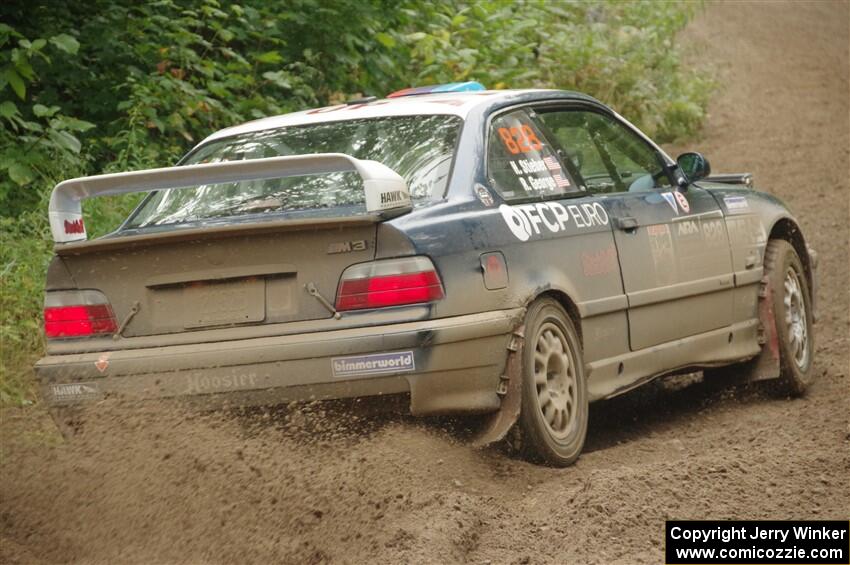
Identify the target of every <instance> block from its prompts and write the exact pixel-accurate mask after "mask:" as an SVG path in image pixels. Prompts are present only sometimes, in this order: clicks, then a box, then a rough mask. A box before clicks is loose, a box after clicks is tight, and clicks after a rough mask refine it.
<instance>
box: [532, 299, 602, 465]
mask: <svg viewBox="0 0 850 565" xmlns="http://www.w3.org/2000/svg"><path fill="white" fill-rule="evenodd" d="M525 329H526V331H525V346H524V347H523V354H522V357H523V359H522V361H523V381H522V410H521V412H520V419H519V427H520V431H521V432H522V445H523V450H524V451H525V453H526V455H528V456H529V457H531V458H533V459H537V460H542V461H544V462H546V463H548V464H550V465H555V466H559V467H566V466H568V465H571V464H572V463H573V462H575V460H576V459H578V456H579V454H580V453H581V450H582V447H584V439H585V436H586V435H587V413H588V406H587V405H588V400H587V383H586V382H585V377H584V364H583V361H582V354H581V342H580V341H579V338H578V332H577V331H576V329H575V325H574V324H573V322H572V320H571V319H570V318H569V316H567V313H566V312H565V311H564V309H563V307H561V305H560V304H559V303H558V302H557V301H555V300H553V299H551V298H543V299H540V300H538V301H536V302H534V303H533V304H532V305H531V306H530V307H529V309H528V313H527V314H526V323H525Z"/></svg>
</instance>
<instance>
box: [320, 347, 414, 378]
mask: <svg viewBox="0 0 850 565" xmlns="http://www.w3.org/2000/svg"><path fill="white" fill-rule="evenodd" d="M331 368H332V369H333V376H334V377H359V376H363V375H378V374H381V373H406V372H410V371H415V370H416V363H415V361H414V359H413V352H412V351H397V352H395V353H375V354H373V355H355V356H351V357H335V358H333V359H331Z"/></svg>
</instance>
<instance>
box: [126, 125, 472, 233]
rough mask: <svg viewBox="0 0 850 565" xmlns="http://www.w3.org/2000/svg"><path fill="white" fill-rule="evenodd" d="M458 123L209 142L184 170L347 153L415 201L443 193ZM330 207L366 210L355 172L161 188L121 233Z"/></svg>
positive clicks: (277, 133) (309, 129) (299, 129)
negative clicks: (399, 184)
mask: <svg viewBox="0 0 850 565" xmlns="http://www.w3.org/2000/svg"><path fill="white" fill-rule="evenodd" d="M460 123H461V120H460V118H458V117H456V116H439V115H438V116H401V117H387V118H373V119H363V120H350V121H341V122H330V123H320V124H311V125H305V126H290V127H284V128H278V129H273V130H263V131H258V132H252V133H247V134H243V135H238V136H235V137H231V138H227V139H221V140H218V141H213V142H211V143H208V144H206V145H204V146H202V147H201V148H199V149H198V150H196V151H195V152H194V153H192V154H190V155H189V157H188V158H187V159H186V160H185V162H184V164H197V163H218V162H221V161H236V160H243V159H260V158H264V157H278V156H285V155H306V154H315V153H346V154H348V155H351V156H353V157H356V158H357V159H370V160H373V161H378V162H380V163H383V164H384V165H386V166H388V167H390V168H391V169H393V170H395V171H396V172H398V173H399V174H400V175H401V176H402V177H404V179H405V180H406V181H407V185H408V187H409V189H410V196H411V198H412V199H413V200H414V201H417V200H419V201H421V200H424V199H429V198H432V197H440V196H442V195H443V193H444V192H445V188H446V183H447V182H448V175H449V171H450V169H451V164H452V157H453V155H454V149H455V142H456V140H457V135H458V131H459V129H460ZM331 209H332V210H333V215H339V214H341V213H342V214H345V215H354V214H364V213H365V212H366V207H365V194H364V191H363V182H362V180H361V179H360V176H359V175H358V174H357V173H351V172H339V173H329V174H322V175H315V176H309V177H303V176H302V177H289V178H283V179H267V180H251V181H242V182H231V183H221V184H215V185H203V186H198V187H191V188H180V189H171V190H161V191H158V192H156V193H154V194H152V195H151V196H150V197H149V198H147V199H146V200H145V201H144V202H143V203H142V204H141V206H140V207H139V208H138V209H137V210H136V212H135V214H134V215H133V216H131V218H130V220H129V221H128V222H127V223H126V224H125V226H124V229H134V228H141V227H145V226H162V225H169V224H181V223H187V222H197V221H203V220H207V219H214V218H230V217H234V216H246V215H251V214H268V213H284V212H285V213H289V212H292V213H295V214H296V215H298V216H307V217H309V216H316V215H318V216H321V215H329V214H328V212H329V210H331Z"/></svg>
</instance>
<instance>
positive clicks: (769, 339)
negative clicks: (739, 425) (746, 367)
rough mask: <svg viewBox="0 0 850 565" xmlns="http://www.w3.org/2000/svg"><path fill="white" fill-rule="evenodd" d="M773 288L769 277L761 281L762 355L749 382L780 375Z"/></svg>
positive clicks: (760, 336) (760, 335) (751, 373)
mask: <svg viewBox="0 0 850 565" xmlns="http://www.w3.org/2000/svg"><path fill="white" fill-rule="evenodd" d="M773 292H774V291H773V288H772V287H771V285H770V280H769V279H768V277H766V276H765V277H764V278H763V279H762V281H761V288H760V289H759V322H760V323H759V342H760V343H762V349H761V353H759V355H758V357H756V358H755V362H754V364H753V367H752V369H751V370H750V374H749V375H747V380H749V381H765V380H768V379H776V378H778V377H779V375H780V371H781V367H780V365H779V336H778V335H777V334H776V312H775V311H774V309H773Z"/></svg>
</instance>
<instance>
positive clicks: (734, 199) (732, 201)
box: [723, 196, 750, 212]
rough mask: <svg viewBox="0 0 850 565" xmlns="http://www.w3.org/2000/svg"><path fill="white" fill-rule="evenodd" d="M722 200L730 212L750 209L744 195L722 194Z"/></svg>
mask: <svg viewBox="0 0 850 565" xmlns="http://www.w3.org/2000/svg"><path fill="white" fill-rule="evenodd" d="M723 202H724V204H726V209H727V210H729V211H730V212H740V211H744V210H749V209H750V204H749V203H748V202H747V197H746V196H724V197H723Z"/></svg>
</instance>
